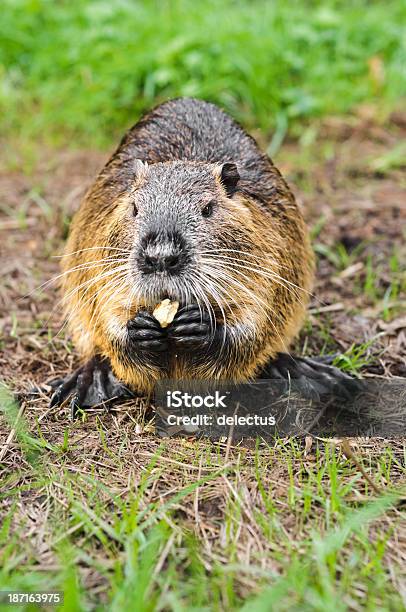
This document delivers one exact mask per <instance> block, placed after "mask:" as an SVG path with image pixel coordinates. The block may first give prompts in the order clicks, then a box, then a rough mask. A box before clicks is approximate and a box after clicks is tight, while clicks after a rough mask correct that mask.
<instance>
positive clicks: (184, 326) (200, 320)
mask: <svg viewBox="0 0 406 612" xmlns="http://www.w3.org/2000/svg"><path fill="white" fill-rule="evenodd" d="M213 325H214V321H213V319H211V318H210V315H209V313H208V312H207V311H205V310H203V309H202V308H201V307H200V308H199V306H198V305H197V304H194V305H190V306H184V307H183V308H181V309H180V310H179V311H178V312H177V314H176V316H175V318H174V320H173V322H172V323H171V324H170V325H169V327H168V337H169V340H170V341H171V342H172V343H173V344H174V345H175V347H176V348H177V349H180V350H186V351H187V350H192V349H195V348H201V347H205V346H209V345H210V342H211V340H212V339H213V335H212V329H213Z"/></svg>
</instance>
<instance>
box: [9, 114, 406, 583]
mask: <svg viewBox="0 0 406 612" xmlns="http://www.w3.org/2000/svg"><path fill="white" fill-rule="evenodd" d="M405 132H406V127H405V122H404V118H401V119H399V118H394V121H393V122H392V123H391V124H389V125H387V126H385V127H382V126H377V125H375V124H371V123H370V122H368V120H365V121H359V122H358V123H356V124H354V125H352V124H350V123H346V122H341V121H339V120H330V121H329V122H325V123H324V124H323V125H322V127H321V129H320V131H319V135H318V137H317V139H316V141H315V143H314V144H313V145H311V146H310V147H309V149H308V152H307V153H304V152H303V149H300V148H299V147H298V145H297V144H295V143H287V144H286V145H285V146H284V147H283V149H282V151H280V152H279V154H278V155H277V156H276V157H275V162H276V163H277V164H278V165H279V167H280V168H281V170H282V172H283V173H284V174H285V175H286V176H287V178H288V180H289V182H290V183H291V184H292V185H294V186H295V191H296V194H297V196H298V199H299V201H300V202H301V203H302V205H303V208H304V211H305V216H306V218H307V220H308V222H309V224H310V226H311V227H313V228H315V227H316V226H317V225H318V223H319V221H320V219H321V218H322V219H323V223H322V228H321V230H320V232H319V233H318V235H317V236H316V237H315V242H316V243H318V244H321V245H327V247H330V249H331V251H332V252H334V253H336V245H337V243H338V242H341V243H343V244H344V245H345V247H346V249H347V251H348V252H349V253H350V254H351V253H352V256H351V255H350V259H349V260H348V261H347V263H346V264H344V265H343V266H341V268H340V266H338V268H339V269H337V267H336V266H334V265H333V263H332V262H331V261H330V260H329V258H328V257H326V256H320V258H319V264H318V275H317V284H316V288H315V291H314V294H315V298H314V300H313V303H312V304H311V308H310V314H309V324H308V326H307V327H306V329H305V331H304V332H303V333H302V334H301V336H300V338H299V340H298V342H297V346H296V348H297V350H299V351H300V350H302V349H303V350H305V352H306V353H307V354H317V353H318V352H320V350H322V349H323V347H324V348H325V349H327V350H339V351H345V350H346V349H348V348H349V347H350V346H351V345H352V344H353V343H354V342H356V343H363V342H366V341H369V340H371V339H372V338H375V340H374V342H373V343H372V344H371V347H370V348H369V349H368V353H369V356H370V357H371V359H372V361H371V362H370V363H369V364H367V365H366V366H365V367H364V368H363V374H364V376H368V375H374V376H377V375H378V376H383V377H386V378H388V377H396V376H401V377H405V376H406V362H405V355H406V329H405V324H406V318H405V304H406V301H405V295H404V294H402V293H401V292H399V293H398V294H397V295H396V296H395V298H394V299H393V300H392V298H390V300H392V301H391V303H390V304H389V307H390V310H389V316H386V317H385V316H384V314H385V313H384V312H383V311H382V297H383V295H384V293H385V291H386V289H387V288H388V287H389V286H390V284H391V281H393V279H394V278H396V279H399V278H400V274H401V272H402V269H404V267H405V265H404V264H405V262H406V253H405V226H406V224H405V221H406V204H405V187H406V182H405V177H404V175H403V174H402V168H400V167H394V168H389V169H385V170H384V171H381V170H380V169H379V166H378V169H377V166H376V164H375V165H374V163H375V162H374V160H376V159H377V158H378V159H380V158H382V156H385V155H386V153H387V152H388V150H390V149H392V148H393V147H395V146H396V145H397V144H398V143H399V142H400V141H401V140H402V138H404V136H405V135H406V133H405ZM106 158H107V156H106V155H105V154H104V153H98V152H94V151H49V150H48V151H46V152H44V153H43V154H42V155H41V157H40V158H39V159H37V161H36V163H35V164H34V165H33V166H32V167H31V168H26V169H25V171H24V172H21V171H18V170H17V169H15V168H14V167H13V166H10V163H9V160H8V162H7V165H4V167H3V169H2V171H1V172H0V230H1V243H0V245H1V246H0V249H1V261H2V266H1V270H0V275H1V285H0V332H1V354H0V372H1V379H2V380H3V381H5V382H6V383H7V384H8V385H9V386H10V387H11V388H12V389H13V390H14V391H15V392H16V393H18V396H19V398H20V401H21V402H22V405H23V407H24V410H25V419H26V421H27V423H28V427H29V429H30V430H31V431H33V432H36V431H38V423H39V426H40V429H41V431H42V435H43V436H44V438H45V439H46V440H47V441H48V442H49V443H50V444H53V445H59V444H62V442H63V435H64V431H65V429H66V428H67V427H69V432H70V444H71V450H70V451H69V455H68V458H66V460H65V462H64V469H67V471H68V472H69V473H71V474H75V473H80V474H82V475H85V474H94V475H95V476H96V477H99V478H100V479H101V480H102V481H104V482H106V483H108V485H109V486H110V487H111V488H112V489H113V490H114V491H115V492H116V493H117V494H119V495H125V493H126V491H127V490H128V488H129V487H133V486H136V484H137V483H138V482H139V475H140V473H141V471H142V467H143V465H145V463H146V462H147V461H149V459H150V458H151V457H152V455H153V453H154V452H155V451H156V449H157V448H158V447H159V445H160V444H161V440H157V439H156V437H155V436H154V435H153V434H152V433H148V431H147V430H148V428H147V430H145V429H143V427H142V425H141V426H140V425H137V422H138V423H140V422H142V418H141V419H140V414H142V411H143V404H142V401H140V402H139V404H138V405H134V402H132V403H126V404H123V405H121V406H118V407H117V408H116V410H115V411H113V412H111V413H110V414H108V415H107V414H102V413H99V416H101V420H100V421H99V422H98V423H99V424H98V427H101V428H102V429H103V430H104V432H105V435H106V436H108V440H109V445H113V446H114V445H117V446H119V444H120V442H121V440H122V438H123V435H125V437H126V439H127V440H128V441H130V444H129V448H130V449H131V450H130V451H128V452H127V454H126V455H125V456H123V457H122V465H121V467H120V469H117V466H116V465H114V462H113V461H112V459H111V458H110V457H109V454H108V452H107V451H106V448H105V447H104V446H103V444H102V442H101V438H100V435H99V431H98V430H97V429H96V427H95V415H94V414H92V415H90V417H89V418H88V420H87V421H86V422H85V423H81V422H79V423H75V424H73V425H71V424H69V423H68V410H67V408H62V409H61V410H50V409H49V408H48V393H47V390H46V388H45V390H39V389H38V385H41V384H43V383H44V382H45V381H49V380H51V379H52V378H55V377H57V376H59V375H63V374H65V373H66V372H68V371H70V370H72V368H74V367H75V366H76V365H77V363H78V358H77V355H76V353H75V351H74V349H72V347H71V346H70V344H69V339H68V337H67V335H66V334H65V330H64V329H62V331H59V330H60V328H61V325H62V320H61V312H60V307H59V303H58V300H59V296H58V289H57V287H55V286H52V285H51V286H47V287H45V289H44V290H43V291H42V292H38V291H35V290H36V288H38V287H39V286H40V285H41V283H44V282H46V281H48V280H49V279H50V278H52V277H53V276H54V275H55V274H57V273H58V265H59V264H58V259H57V258H55V257H54V256H55V255H58V254H60V253H61V249H62V243H63V239H64V236H65V234H66V226H67V219H68V218H69V217H70V216H71V214H72V213H73V211H74V210H75V209H76V208H77V206H78V203H79V201H80V198H81V196H82V195H83V194H84V192H85V190H86V188H87V186H88V185H89V184H90V182H91V181H92V179H93V177H94V175H95V173H96V171H97V170H98V168H100V166H101V165H102V164H103V162H104V161H105V159H106ZM18 161H19V160H18V159H17V160H16V162H15V164H14V166H15V167H16V166H17V165H18ZM395 166H396V164H395ZM395 251H396V253H397V256H398V261H399V267H400V272H399V271H396V270H395V271H394V270H391V263H390V261H391V257H392V256H393V254H394V252H395ZM333 257H334V255H333ZM351 257H352V258H351ZM368 258H371V259H370V261H371V262H372V269H373V271H374V273H375V279H374V283H375V285H376V291H375V293H376V295H375V297H374V296H372V297H371V295H369V294H368V293H367V292H366V291H365V290H364V284H365V279H366V275H367V274H368ZM370 267H371V266H370ZM392 267H393V265H392ZM399 282H400V281H399ZM23 296H25V297H23ZM402 309H403V310H402ZM378 334H379V337H378V338H376V336H377V335H378ZM33 389H34V390H35V393H32V391H33ZM48 391H49V390H48ZM144 407H145V406H144ZM9 433H10V428H9V426H8V425H7V424H6V423H5V422H4V421H3V422H2V426H1V428H0V453H2V454H1V455H0V456H1V460H0V481H1V479H2V478H3V477H5V476H6V475H8V476H9V475H10V474H15V478H14V479H13V485H16V484H19V485H23V484H27V483H28V482H30V479H32V478H33V476H32V473H31V472H30V466H29V464H27V462H26V459H25V457H24V455H23V454H22V452H21V450H20V447H19V445H18V444H17V442H16V439H15V437H14V438H11V439H10V437H9ZM168 444H169V445H170V449H169V450H168V447H166V449H167V450H166V451H165V453H164V455H162V456H161V459H160V460H159V461H158V463H157V470H158V473H157V478H156V479H154V482H153V483H152V485H151V486H150V487H148V489H147V490H146V492H145V499H144V503H145V504H147V503H148V502H150V501H154V500H161V501H163V500H166V499H168V498H169V497H170V496H171V495H173V493H174V492H175V491H176V490H177V489H179V488H180V486H183V485H186V484H187V483H190V482H193V481H194V480H195V478H196V474H201V470H200V471H199V467H196V449H198V448H202V450H203V447H200V444H201V443H199V444H198V445H197V446H196V445H193V444H190V443H189V442H188V441H184V440H178V441H174V440H173V441H170V442H169V443H168ZM387 444H388V442H379V441H376V440H369V441H364V442H363V443H359V445H358V447H357V448H358V449H359V452H360V454H361V456H367V457H368V466H369V467H368V472H369V474H370V475H372V476H374V465H375V460H377V459H378V458H379V455H380V452H381V449H383V448H384V446H386V445H387ZM391 445H392V450H393V452H394V454H395V456H396V457H401V456H402V452H403V442H402V441H401V440H397V441H392V442H391ZM218 448H220V455H218ZM210 452H212V454H213V465H214V466H215V465H217V464H218V461H219V456H220V457H223V459H224V455H225V452H226V451H225V446H224V445H219V446H218V445H217V446H216V445H213V448H212V451H210ZM229 452H230V455H229V456H228V457H227V459H228V460H230V461H234V460H237V459H238V461H239V462H240V466H241V468H240V471H239V483H238V485H239V487H240V489H239V490H240V491H243V493H244V495H245V499H244V508H245V511H246V513H247V517H246V518H247V520H246V522H245V523H244V524H241V525H240V526H239V529H240V532H239V537H238V538H237V540H238V543H237V557H238V559H239V561H241V562H249V561H250V560H252V559H253V558H257V559H260V560H261V561H260V562H261V564H262V566H263V567H268V568H269V567H270V568H273V569H275V570H276V571H277V570H278V564H277V563H276V562H274V561H272V549H271V547H270V545H269V542H267V543H265V542H261V541H260V540H259V539H258V535H257V532H256V529H255V521H253V517H252V516H250V508H256V510H259V511H261V507H262V501H261V498H260V495H259V492H258V488H257V486H256V484H255V479H254V477H253V466H252V455H251V454H250V451H249V449H245V450H244V449H234V448H232V449H231V450H230V451H229ZM46 456H47V462H48V467H49V469H50V468H51V467H52V466H54V467H55V466H56V468H57V467H58V458H57V457H55V455H54V454H53V453H52V452H49V453H48V454H47V455H46ZM314 461H315V457H314V455H312V454H311V453H310V454H308V456H306V457H305V456H304V457H303V462H304V463H305V464H306V465H307V466H308V468H309V469H312V465H314ZM197 466H198V464H197ZM164 470H165V471H164ZM354 470H355V471H356V470H357V468H356V466H354ZM264 478H265V481H266V483H267V485H268V486H274V493H275V494H274V498H275V500H276V503H277V504H284V503H286V491H287V486H288V485H287V483H288V480H289V479H288V475H287V468H286V466H285V465H284V462H283V458H282V456H281V459H280V460H279V461H275V462H274V463H273V465H272V469H271V470H268V471H267V473H266V475H265V476H264ZM295 478H296V476H295ZM392 479H393V480H392V482H399V483H400V479H401V474H400V473H399V474H397V473H396V469H394V472H393V474H392ZM381 485H382V482H381V483H380V486H381ZM298 486H299V484H298ZM365 487H366V483H365V481H363V480H362V482H361V483H360V484H359V485H358V489H357V490H355V491H354V496H355V497H357V496H358V499H363V498H365V496H367V495H371V491H370V489H368V487H367V488H365ZM41 492H42V493H43V491H42V490H41V488H40V489H37V490H35V489H34V490H32V491H31V494H30V495H26V496H25V498H24V495H23V492H22V493H21V498H20V499H19V500H17V501H18V504H17V512H16V516H15V519H14V522H15V525H16V526H18V525H20V527H22V529H23V533H24V534H25V535H26V536H29V537H30V538H31V546H32V548H33V551H34V556H35V558H36V561H37V563H38V565H39V566H40V567H42V569H47V568H49V569H52V568H53V567H55V563H56V561H55V557H54V553H53V550H52V542H51V540H50V535H49V533H48V529H49V525H48V524H47V522H46V520H43V518H42V517H43V516H44V515H46V513H47V511H48V510H49V504H50V503H51V504H56V505H58V504H59V505H60V507H61V510H62V509H65V510H66V508H67V498H66V495H65V493H64V490H63V488H61V487H57V486H51V501H50V500H49V497H45V496H44V495H42V494H41ZM197 495H198V497H196V494H193V495H191V496H189V497H187V498H185V499H184V500H183V501H182V502H179V504H178V506H177V507H178V510H179V512H182V516H183V520H184V521H185V522H186V523H187V524H189V525H190V527H191V529H192V530H195V531H196V532H197V534H198V535H199V536H201V537H202V538H203V540H205V542H206V553H207V554H206V555H205V561H204V562H205V564H206V566H207V569H210V567H211V566H212V563H213V562H214V561H215V560H220V561H221V558H222V553H221V538H222V537H223V536H224V533H223V532H222V529H223V528H222V519H223V517H224V514H225V512H226V511H227V504H228V502H229V498H230V495H231V496H232V495H233V493H232V491H230V487H229V486H228V482H227V479H224V478H222V477H220V478H219V480H218V481H217V480H216V481H212V482H210V483H207V484H205V485H204V486H202V487H201V488H200V489H199V490H198V494H197ZM10 503H11V502H10V500H7V498H4V499H3V501H1V502H0V520H1V515H2V514H3V515H4V514H5V513H6V512H7V511H8V509H9V508H10ZM196 508H198V510H199V519H198V518H197V515H196ZM283 517H284V519H283V520H284V528H285V530H286V532H287V534H288V535H289V538H290V539H291V540H292V541H293V542H294V541H295V539H296V538H300V537H301V535H303V533H302V532H303V528H302V526H300V525H298V524H297V522H296V521H295V520H294V518H293V516H292V515H290V514H289V512H286V513H284V515H283ZM390 520H392V519H390V518H388V521H390ZM268 553H269V554H268ZM405 561H406V537H405V533H404V532H402V531H401V530H399V531H396V530H395V533H394V535H393V536H392V539H391V543H390V546H389V548H388V553H387V564H388V568H389V569H390V568H391V567H393V566H396V567H399V566H400V565H402V563H403V565H405ZM388 571H389V570H388ZM83 572H84V575H85V580H86V583H87V585H88V587H89V588H92V587H94V586H95V585H97V584H99V582H100V581H102V579H101V578H100V575H99V574H98V572H97V571H96V570H94V568H92V569H90V568H86V567H85V564H84V567H83ZM389 574H390V575H391V576H392V577H391V578H390V579H391V580H393V582H394V585H395V584H396V583H397V578H395V577H394V574H393V572H392V573H391V572H390V571H389ZM251 586H252V585H251V584H250V579H249V578H248V577H247V578H246V580H245V582H244V581H242V587H241V588H242V592H244V590H250V588H251Z"/></svg>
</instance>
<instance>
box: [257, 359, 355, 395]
mask: <svg viewBox="0 0 406 612" xmlns="http://www.w3.org/2000/svg"><path fill="white" fill-rule="evenodd" d="M336 357H337V355H333V356H325V357H324V356H323V357H316V358H314V359H312V358H310V357H293V356H291V355H287V354H285V353H279V355H278V356H277V357H276V358H275V359H274V360H273V361H272V362H270V363H269V364H268V365H267V366H266V368H265V369H264V370H263V372H262V374H261V378H270V379H272V378H274V379H278V380H294V381H299V385H300V387H299V389H300V390H302V388H303V391H305V392H307V393H310V394H314V395H315V396H316V397H320V396H328V395H329V396H331V397H341V398H342V399H347V400H352V399H354V398H355V397H356V396H357V395H358V394H359V393H360V392H361V391H362V388H363V383H362V381H360V380H358V379H356V378H353V377H352V376H349V375H348V374H346V373H345V372H342V371H341V370H339V369H338V368H336V367H334V366H333V365H331V363H332V362H333V361H334V359H335V358H336Z"/></svg>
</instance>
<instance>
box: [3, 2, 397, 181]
mask: <svg viewBox="0 0 406 612" xmlns="http://www.w3.org/2000/svg"><path fill="white" fill-rule="evenodd" d="M405 19H406V7H405V4H404V3H403V2H401V1H400V0H389V1H387V2H383V1H382V2H373V3H371V2H367V1H366V0H356V1H354V2H351V3H350V2H339V1H334V0H323V1H312V2H302V1H295V0H289V1H288V2H282V1H278V0H276V1H274V2H265V1H263V0H256V1H253V2H242V1H238V0H234V1H231V0H223V1H222V2H215V1H214V0H201V1H200V2H193V1H191V0H190V1H188V0H172V1H166V0H163V1H160V2H153V1H152V0H146V1H145V2H137V1H135V0H134V1H131V0H119V1H117V2H110V1H107V0H98V1H97V0H77V1H76V2H71V3H68V2H57V1H56V0H4V1H3V3H2V18H1V23H0V117H1V121H0V129H1V131H2V132H3V134H4V133H9V134H12V135H14V136H16V135H17V134H19V136H20V137H21V138H26V139H29V138H30V137H36V138H41V139H45V140H52V141H55V140H56V141H58V142H62V143H64V144H65V143H67V142H69V143H71V144H75V145H82V146H83V145H87V146H92V145H93V146H94V145H100V144H102V145H105V144H110V142H111V138H112V137H116V135H117V133H119V132H121V131H122V130H123V129H124V128H125V127H126V126H129V125H131V124H132V123H134V122H135V120H136V119H137V117H138V116H139V114H140V113H141V112H143V111H145V110H146V109H148V108H150V107H151V106H152V105H154V104H156V103H157V102H159V101H161V100H164V99H166V98H169V97H174V96H197V97H202V98H206V99H209V100H212V101H214V102H217V103H219V104H221V105H223V106H224V107H226V109H227V110H228V111H230V112H231V113H232V114H233V115H235V116H236V117H237V118H239V119H240V120H242V121H243V122H244V124H245V125H247V126H248V127H249V128H252V127H259V128H261V129H262V130H263V131H264V132H265V133H269V132H270V130H274V136H273V140H272V143H271V149H272V150H275V149H277V148H278V146H279V144H280V142H281V141H282V140H283V138H284V135H285V134H286V132H287V130H289V129H292V130H293V131H296V132H298V131H300V130H301V129H302V127H303V122H304V121H306V120H307V119H311V118H314V117H317V116H323V115H326V114H336V113H339V114H343V113H348V112H350V111H352V110H353V109H354V108H355V107H356V106H357V105H359V104H365V103H369V104H373V105H375V106H376V107H377V108H378V114H379V113H381V114H383V115H385V113H387V112H389V111H390V110H391V109H392V108H394V106H396V105H397V104H399V99H400V97H401V96H402V95H405V92H406V75H405V69H404V66H405V57H406V53H405V37H404V36H403V34H404V31H403V27H402V24H404V23H405ZM398 163H399V152H398V151H397V150H396V151H394V152H393V155H392V154H391V155H390V156H387V157H385V158H383V159H381V160H380V162H379V165H378V167H377V170H381V169H382V167H383V168H387V167H388V165H389V166H393V164H398Z"/></svg>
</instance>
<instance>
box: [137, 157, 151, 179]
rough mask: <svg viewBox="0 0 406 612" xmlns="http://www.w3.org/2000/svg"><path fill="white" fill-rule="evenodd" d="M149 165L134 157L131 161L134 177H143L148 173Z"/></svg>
mask: <svg viewBox="0 0 406 612" xmlns="http://www.w3.org/2000/svg"><path fill="white" fill-rule="evenodd" d="M148 169H149V166H148V164H147V162H143V161H142V159H134V161H133V172H134V178H135V179H137V181H138V180H140V179H143V178H144V177H145V176H146V175H147V174H148Z"/></svg>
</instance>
